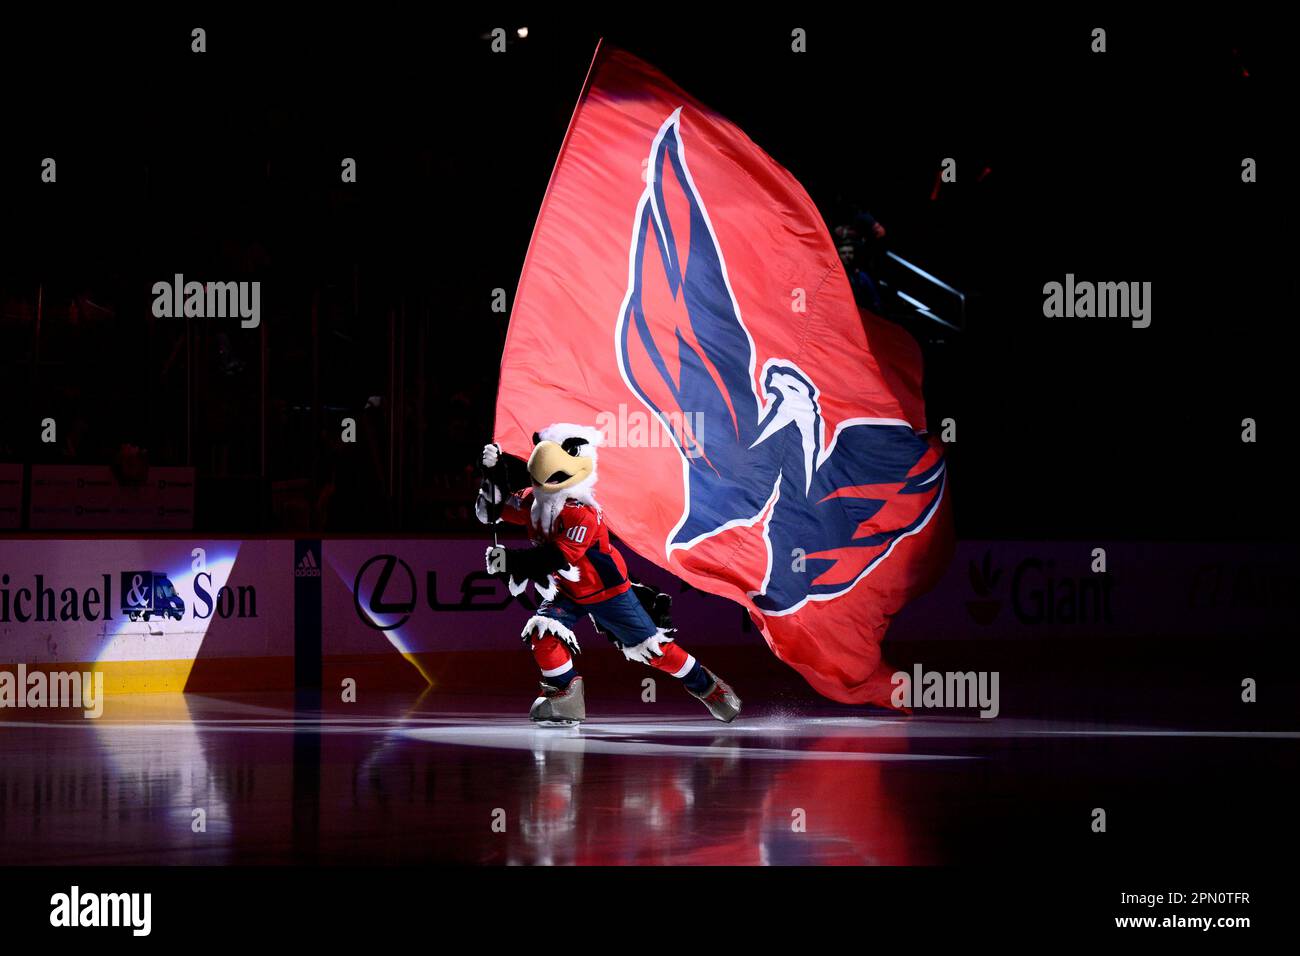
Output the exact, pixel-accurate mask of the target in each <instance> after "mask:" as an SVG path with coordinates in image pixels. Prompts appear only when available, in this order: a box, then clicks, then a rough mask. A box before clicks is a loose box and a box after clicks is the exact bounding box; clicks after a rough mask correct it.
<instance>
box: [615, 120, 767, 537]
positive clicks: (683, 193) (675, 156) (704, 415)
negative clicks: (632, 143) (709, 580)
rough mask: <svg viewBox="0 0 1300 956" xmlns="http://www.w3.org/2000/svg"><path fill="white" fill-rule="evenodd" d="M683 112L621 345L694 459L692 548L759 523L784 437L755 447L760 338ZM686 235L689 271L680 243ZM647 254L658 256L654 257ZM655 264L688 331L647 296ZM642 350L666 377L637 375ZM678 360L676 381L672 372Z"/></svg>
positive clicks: (650, 218) (659, 149) (649, 211)
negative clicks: (712, 219) (732, 270)
mask: <svg viewBox="0 0 1300 956" xmlns="http://www.w3.org/2000/svg"><path fill="white" fill-rule="evenodd" d="M679 117H680V111H678V112H676V113H674V114H673V116H672V117H670V118H669V119H668V120H667V121H666V122H665V123H664V126H663V127H662V128H661V130H660V133H659V135H658V136H657V137H656V140H655V144H654V147H653V149H652V151H651V155H650V167H649V170H648V175H649V177H650V188H649V189H648V191H647V194H646V195H645V197H644V200H643V202H642V205H641V208H640V211H639V214H638V219H637V231H636V236H635V245H634V249H633V258H632V269H631V273H632V276H631V287H630V289H629V295H628V299H627V303H626V305H625V307H624V315H623V317H622V322H621V327H620V333H619V341H618V346H619V350H620V358H621V361H622V367H623V369H624V371H625V374H626V378H627V381H628V384H629V385H630V386H631V387H632V388H633V390H634V391H635V392H636V393H637V395H638V397H639V398H640V399H641V400H642V401H643V402H644V403H645V404H646V405H647V406H648V407H649V408H650V409H651V410H652V411H653V412H654V413H655V414H656V415H657V416H658V417H659V418H660V420H661V421H662V422H663V423H664V425H665V427H666V428H667V429H668V431H669V432H670V434H672V435H674V438H675V440H676V441H677V444H678V447H679V448H680V449H681V451H682V454H683V459H684V461H685V462H686V469H687V490H688V492H689V494H688V500H687V506H686V513H685V514H684V515H683V518H682V521H681V523H680V524H679V525H678V527H677V528H676V530H675V531H674V533H673V534H672V535H671V537H670V540H669V544H670V545H684V544H686V543H688V542H691V541H693V540H695V539H696V538H698V537H700V536H702V535H706V534H711V533H713V532H716V531H718V530H720V529H722V528H724V527H726V526H728V525H731V524H735V523H740V522H746V521H750V520H752V519H754V518H755V517H756V516H757V515H758V514H759V513H760V512H761V511H762V510H763V508H764V506H765V504H766V503H767V500H768V498H769V497H770V495H771V493H772V488H773V485H774V483H775V481H776V476H777V473H778V472H779V470H780V461H779V458H778V454H777V449H776V447H775V446H776V443H772V446H771V447H764V446H760V447H759V448H751V446H752V445H753V444H754V442H755V441H756V439H757V438H758V436H759V414H758V407H759V406H758V398H757V396H756V395H755V392H754V387H753V373H752V368H753V363H754V344H753V342H752V340H751V339H750V337H749V333H748V332H747V331H746V329H745V327H744V325H743V324H742V323H741V320H740V315H739V313H738V310H737V307H736V304H735V301H734V299H733V298H732V295H731V290H730V289H729V287H728V285H727V280H726V273H725V267H724V264H723V259H722V253H721V250H720V249H719V248H718V245H717V241H716V239H715V238H714V235H713V232H712V230H711V229H710V226H709V222H708V218H707V215H706V213H705V211H704V207H703V203H702V202H701V200H700V197H699V195H698V194H697V193H696V191H695V187H694V184H693V183H692V181H691V179H690V175H689V172H688V169H687V166H686V160H685V156H684V155H683V151H682V145H681V139H680V132H679V126H678V119H679ZM670 200H672V201H671V202H670ZM683 201H684V204H685V207H686V208H687V209H688V210H689V212H688V214H687V216H686V217H685V218H684V219H682V220H680V221H678V220H675V219H674V217H673V215H672V213H671V208H672V207H673V206H674V205H677V206H679V207H680V205H681V204H682V202H683ZM679 215H680V214H679ZM683 231H685V232H686V235H685V239H686V246H685V248H686V255H685V260H686V262H685V267H684V268H683V263H682V262H681V259H682V256H681V253H680V249H681V243H680V242H679V239H680V238H681V237H682V236H681V234H682V232H683ZM648 256H653V257H657V261H647V259H646V257H648ZM648 265H654V266H657V267H658V268H662V281H665V282H666V284H667V292H668V293H669V294H670V295H671V297H672V300H673V302H675V303H678V304H680V305H681V306H682V307H683V310H684V314H685V316H686V323H687V327H686V328H683V327H682V325H681V324H680V322H679V323H678V324H676V325H675V327H674V328H673V330H672V333H671V336H670V335H669V333H668V332H667V329H666V327H665V326H666V322H665V321H664V317H663V316H660V315H656V314H654V311H653V310H654V308H655V307H654V306H653V305H651V304H649V301H648V300H651V299H652V298H655V297H654V296H653V295H651V294H650V293H651V292H657V291H658V290H649V289H647V286H646V283H647V281H659V280H660V275H659V273H658V271H657V269H656V270H648V269H647V266H648ZM648 271H650V272H651V276H652V277H651V278H650V279H649V280H648V279H647V272H648ZM681 311H682V310H679V313H678V314H679V315H680V314H681ZM637 350H641V356H644V358H646V359H648V360H649V363H650V365H651V366H652V367H653V368H654V370H655V372H657V373H658V379H659V380H658V381H652V382H647V381H644V380H638V379H637V367H638V365H640V367H641V368H642V369H644V367H645V363H644V362H636V361H634V358H637V357H639V356H638V355H637ZM669 350H671V352H670V351H669ZM673 356H675V359H676V364H677V367H678V377H677V379H676V380H674V377H673V375H672V373H671V371H670V369H669V358H670V357H673ZM682 423H686V427H683V424H682Z"/></svg>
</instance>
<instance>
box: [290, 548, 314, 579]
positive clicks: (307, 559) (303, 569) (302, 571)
mask: <svg viewBox="0 0 1300 956" xmlns="http://www.w3.org/2000/svg"><path fill="white" fill-rule="evenodd" d="M293 576H294V577H296V578H318V577H320V565H319V564H317V563H316V555H315V554H313V553H312V552H311V551H308V552H307V553H306V554H304V555H303V556H302V560H301V561H299V562H298V567H296V568H294V571H293Z"/></svg>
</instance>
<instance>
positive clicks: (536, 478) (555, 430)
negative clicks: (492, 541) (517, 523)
mask: <svg viewBox="0 0 1300 956" xmlns="http://www.w3.org/2000/svg"><path fill="white" fill-rule="evenodd" d="M600 438H601V435H600V431H599V430H598V429H595V428H587V427H585V426H583V425H569V424H564V423H560V424H556V425H547V426H546V427H545V428H543V429H542V430H541V431H539V432H536V433H535V434H534V435H533V453H532V454H531V455H530V456H529V457H528V474H529V476H531V478H532V480H533V517H534V518H536V519H537V521H538V523H539V524H540V525H541V526H542V527H543V528H546V529H547V530H548V531H549V530H550V528H551V526H552V524H553V523H554V521H555V516H556V515H558V514H559V513H560V509H561V508H563V507H564V505H565V502H567V501H568V500H569V499H571V498H572V499H574V500H576V501H581V502H582V503H583V504H588V505H591V506H592V507H594V508H599V507H600V506H599V505H597V504H596V499H595V498H594V497H593V495H592V486H593V485H595V483H596V447H597V446H598V445H599V444H600Z"/></svg>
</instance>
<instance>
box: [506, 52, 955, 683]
mask: <svg viewBox="0 0 1300 956" xmlns="http://www.w3.org/2000/svg"><path fill="white" fill-rule="evenodd" d="M920 378H921V375H920V353H919V350H918V349H917V348H916V346H915V343H914V342H912V341H911V339H910V338H909V337H908V336H907V335H906V334H905V333H903V332H902V330H901V329H898V328H897V327H894V326H892V325H890V324H889V323H886V322H883V320H880V319H877V318H875V317H874V316H870V315H860V314H859V311H858V309H857V307H856V305H855V304H854V300H853V294H852V291H851V289H850V287H849V283H848V280H847V278H846V276H845V274H844V270H843V267H842V266H841V264H840V261H839V257H838V254H837V252H836V249H835V246H834V244H833V243H832V240H831V237H830V236H829V234H828V233H827V231H826V227H825V225H824V223H823V221H822V218H821V216H820V215H819V214H818V212H817V209H816V207H815V206H814V205H813V203H812V200H811V199H809V197H808V195H807V193H805V192H804V190H803V188H802V187H801V186H800V185H799V183H798V182H797V181H796V180H795V179H794V177H793V176H791V175H790V173H789V172H787V171H786V170H785V169H783V168H782V167H781V166H779V165H778V164H777V163H775V162H774V161H773V160H772V159H771V158H770V157H769V156H767V155H766V154H765V153H764V152H763V151H762V150H761V149H759V148H758V147H757V146H755V145H754V143H753V142H751V141H750V140H749V138H748V137H747V136H746V135H745V134H744V133H743V132H742V131H741V130H740V129H738V128H737V127H736V126H734V125H733V124H732V123H730V122H728V121H727V120H726V119H725V118H724V117H722V116H719V115H718V114H717V113H715V112H713V111H712V110H710V109H709V108H708V107H706V106H704V105H702V104H701V103H699V102H698V101H696V100H695V99H694V98H692V97H691V96H688V95H687V94H686V93H684V92H683V91H682V90H680V89H678V88H677V86H675V85H674V84H673V83H672V82H671V81H670V80H669V79H668V78H667V77H665V76H664V75H663V74H661V73H660V72H658V71H657V70H655V69H654V68H653V67H651V66H650V65H648V64H646V63H643V62H642V61H640V60H638V59H636V58H635V57H633V56H630V55H629V54H627V53H624V52H622V51H619V50H615V49H611V48H609V47H607V46H602V47H601V48H600V49H598V50H597V54H596V58H595V60H594V61H593V63H592V67H591V72H590V75H589V76H588V80H587V84H586V86H585V88H584V91H583V94H582V97H581V99H580V101H579V103H578V106H577V109H576V110H575V112H574V115H573V119H572V121H571V122H570V125H569V130H568V133H567V135H566V137H565V140H564V145H563V146H562V147H561V150H560V155H559V159H558V160H557V161H556V164H555V170H554V172H553V173H552V174H551V182H550V185H549V187H548V188H547V191H546V197H545V199H544V200H543V202H542V209H541V213H540V214H539V216H538V219H537V226H536V228H535V229H534V230H533V238H532V242H531V244H530V246H529V249H528V255H527V258H526V259H525V261H524V268H523V274H522V276H521V277H520V280H519V289H518V292H517V293H516V297H515V303H514V310H513V312H512V314H511V317H510V330H509V333H508V335H507V338H506V346H505V354H504V356H503V357H502V362H501V386H500V393H499V395H498V398H497V415H496V435H495V439H496V441H498V442H500V444H501V445H502V447H503V448H504V449H505V450H506V451H507V452H510V453H512V454H515V455H518V456H521V457H527V455H528V453H529V450H530V444H531V443H530V436H531V435H532V434H533V432H534V431H536V430H537V429H538V428H540V427H542V426H544V425H546V424H549V423H551V422H575V423H581V424H588V425H593V426H595V427H597V428H600V429H602V431H603V432H604V435H605V441H604V444H603V446H602V448H601V452H600V480H599V484H598V486H597V488H596V494H597V497H598V499H599V500H600V502H601V504H602V506H603V508H604V510H605V512H606V515H607V518H608V521H609V524H610V527H611V529H612V530H613V531H614V532H615V533H616V534H617V535H618V537H619V538H620V539H622V540H623V541H624V542H625V543H626V544H627V545H628V546H629V547H631V548H632V549H633V550H635V551H636V552H637V553H638V554H640V555H642V556H643V557H645V558H647V559H649V560H651V561H653V562H655V563H656V564H658V565H660V566H661V567H664V568H666V569H667V570H669V571H671V572H672V573H674V574H676V575H678V576H679V577H681V578H682V579H684V580H686V581H688V582H689V583H691V584H692V585H694V586H696V587H698V588H701V589H703V590H706V591H710V592H713V593H715V594H721V595H723V596H725V597H728V598H731V599H733V600H735V601H737V602H739V603H741V604H744V605H745V606H746V607H748V608H749V609H750V610H751V613H752V615H753V617H754V620H755V622H756V623H758V624H759V626H760V628H761V630H762V633H763V636H764V638H765V639H766V640H767V642H768V645H769V646H770V647H771V648H772V650H773V651H774V652H775V653H776V655H777V656H778V657H779V658H781V660H783V661H785V662H786V663H788V664H790V665H791V666H793V667H794V668H796V669H797V670H798V671H799V672H800V673H801V674H803V676H804V677H805V678H806V679H807V680H808V682H809V683H810V684H811V685H812V686H813V687H814V688H816V689H817V690H818V691H819V692H821V693H822V694H824V695H826V696H827V697H831V698H833V699H835V700H839V701H844V702H848V703H864V702H874V703H881V704H888V702H889V697H890V692H891V690H892V689H893V688H892V686H891V684H890V680H889V678H890V671H889V669H888V668H887V667H885V666H883V664H882V662H881V658H880V648H879V645H880V639H881V637H882V636H883V635H884V632H885V629H886V627H887V626H888V623H889V619H890V617H891V616H892V615H893V614H894V613H895V612H896V611H897V610H898V609H899V608H900V607H901V606H902V605H903V603H904V602H905V601H906V600H908V598H909V597H911V596H912V595H914V594H915V593H917V592H918V591H919V590H921V589H923V588H925V587H928V586H929V584H930V583H931V581H932V580H933V578H934V577H935V576H936V575H937V573H938V572H939V571H940V570H941V569H942V565H943V564H944V563H945V562H946V560H947V556H948V552H949V548H950V530H949V528H950V522H949V521H948V496H947V494H946V485H947V475H946V472H945V469H944V459H943V449H942V445H941V444H940V443H939V442H938V440H937V439H934V438H930V437H928V436H927V435H926V433H925V414H924V406H923V405H922V402H921V396H920ZM681 623H682V624H683V625H684V626H685V627H687V628H689V622H681Z"/></svg>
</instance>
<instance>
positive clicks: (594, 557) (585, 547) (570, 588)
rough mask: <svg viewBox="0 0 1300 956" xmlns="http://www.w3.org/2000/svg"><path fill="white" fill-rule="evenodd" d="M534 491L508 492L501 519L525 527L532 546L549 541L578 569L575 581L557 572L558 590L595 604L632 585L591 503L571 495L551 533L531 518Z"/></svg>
mask: <svg viewBox="0 0 1300 956" xmlns="http://www.w3.org/2000/svg"><path fill="white" fill-rule="evenodd" d="M532 509H533V490H532V489H531V488H526V489H524V490H523V491H521V492H519V493H518V494H515V495H511V496H510V498H509V499H508V500H507V501H506V503H505V506H504V507H503V508H502V509H501V520H502V521H508V522H509V523H510V524H517V525H523V526H524V527H526V528H528V537H529V539H530V540H531V541H532V542H533V544H535V545H539V544H545V543H547V542H551V543H553V544H555V546H556V547H558V548H559V549H560V552H561V553H562V554H563V555H564V557H565V558H566V559H567V560H568V562H569V563H570V564H571V565H573V566H574V567H575V568H577V569H578V572H579V577H578V580H577V581H570V580H569V579H568V578H565V577H563V576H561V575H559V574H557V575H555V580H556V581H557V582H558V583H559V586H560V593H561V594H563V595H564V596H565V597H567V598H570V599H571V600H573V601H576V602H577V603H579V604H595V603H596V602H597V601H605V600H608V599H609V598H612V597H617V596H618V595H620V594H622V593H623V592H624V591H626V590H627V589H628V588H629V587H630V586H631V585H630V583H629V582H628V579H627V564H626V563H625V562H624V561H623V556H622V555H621V554H619V553H618V549H617V548H615V547H614V546H613V545H612V544H610V541H609V528H608V527H606V525H605V518H604V515H602V514H601V513H600V512H599V511H598V510H597V509H595V508H593V507H592V506H591V505H588V504H583V503H582V502H580V501H575V500H574V499H572V498H570V499H569V501H568V502H567V503H566V504H565V506H564V507H563V508H561V509H560V513H559V515H558V516H557V517H556V519H555V525H554V527H552V528H551V530H550V532H547V531H545V530H543V529H542V528H541V527H540V526H539V525H538V524H537V523H536V522H534V521H533V516H532Z"/></svg>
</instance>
